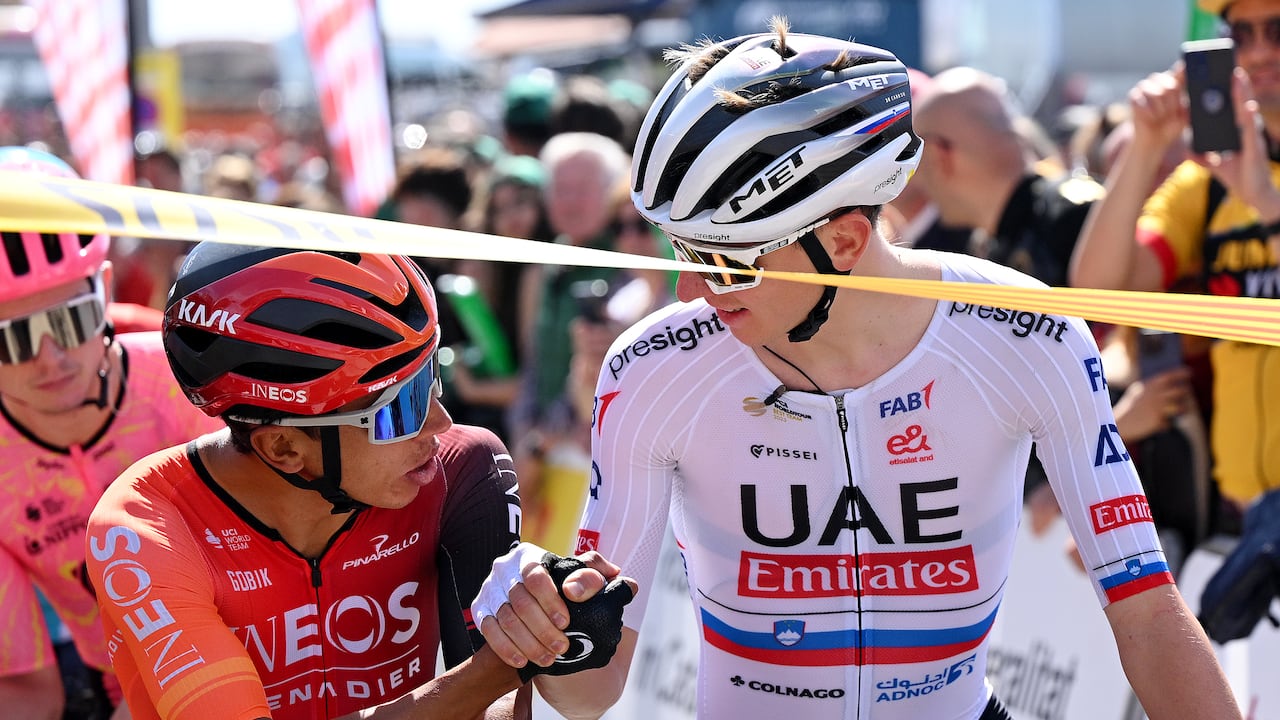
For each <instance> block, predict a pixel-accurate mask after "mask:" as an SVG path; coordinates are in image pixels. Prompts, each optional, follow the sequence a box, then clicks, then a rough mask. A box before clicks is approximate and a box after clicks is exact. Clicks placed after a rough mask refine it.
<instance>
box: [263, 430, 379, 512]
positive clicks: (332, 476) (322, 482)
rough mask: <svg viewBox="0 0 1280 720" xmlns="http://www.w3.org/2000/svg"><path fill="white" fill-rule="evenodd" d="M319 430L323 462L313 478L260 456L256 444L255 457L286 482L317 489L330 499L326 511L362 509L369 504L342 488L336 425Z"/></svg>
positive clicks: (340, 453)
mask: <svg viewBox="0 0 1280 720" xmlns="http://www.w3.org/2000/svg"><path fill="white" fill-rule="evenodd" d="M319 430H320V448H321V452H322V453H323V456H322V457H323V462H322V466H321V473H322V474H321V475H320V477H318V478H315V479H314V480H308V479H306V478H304V477H302V476H301V475H299V474H298V473H289V472H285V471H283V470H281V469H280V468H278V467H276V466H275V465H272V464H271V463H269V462H267V459H266V458H264V457H262V453H259V452H258V449H257V448H254V449H253V452H254V454H255V455H257V456H258V459H259V460H261V461H262V462H263V464H264V465H266V466H267V467H269V468H271V470H272V471H274V472H275V474H277V475H279V476H280V477H282V478H284V480H285V482H287V483H289V484H290V485H292V486H294V487H296V488H299V489H301V490H311V491H312V492H318V493H320V497H323V498H324V499H325V500H328V501H329V504H330V505H332V506H333V508H332V509H331V510H330V511H329V512H330V513H331V514H333V515H341V514H343V513H348V512H351V511H352V510H363V509H365V508H367V507H369V506H368V505H366V504H364V503H362V502H360V501H359V500H356V499H355V498H353V497H351V496H350V495H348V494H347V491H346V490H343V489H342V487H341V486H342V445H341V442H340V441H339V438H338V428H337V426H324V427H321V428H319Z"/></svg>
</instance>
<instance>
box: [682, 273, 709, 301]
mask: <svg viewBox="0 0 1280 720" xmlns="http://www.w3.org/2000/svg"><path fill="white" fill-rule="evenodd" d="M710 293H711V288H709V287H707V281H706V280H705V279H703V277H702V276H701V275H699V274H698V273H695V272H682V273H680V278H679V279H678V280H676V297H677V298H679V299H680V302H689V301H690V300H697V299H698V298H700V297H705V296H706V295H708V294H710Z"/></svg>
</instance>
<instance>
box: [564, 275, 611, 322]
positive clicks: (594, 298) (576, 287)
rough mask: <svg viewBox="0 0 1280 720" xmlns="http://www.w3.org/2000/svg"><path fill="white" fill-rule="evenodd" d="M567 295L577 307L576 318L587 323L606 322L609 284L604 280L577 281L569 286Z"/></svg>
mask: <svg viewBox="0 0 1280 720" xmlns="http://www.w3.org/2000/svg"><path fill="white" fill-rule="evenodd" d="M569 294H570V295H571V296H572V297H573V301H574V304H575V305H576V307H577V315H578V317H580V318H582V319H583V320H586V321H587V322H591V323H596V324H602V323H605V322H608V319H609V318H608V312H607V310H606V308H607V306H608V304H609V283H608V282H607V281H605V280H600V279H596V280H579V281H578V282H575V283H572V284H570V285H569Z"/></svg>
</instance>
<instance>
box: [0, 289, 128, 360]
mask: <svg viewBox="0 0 1280 720" xmlns="http://www.w3.org/2000/svg"><path fill="white" fill-rule="evenodd" d="M105 322H106V308H104V307H103V304H102V300H101V299H100V298H99V297H98V296H96V295H87V296H83V297H79V298H76V299H74V300H72V301H71V302H69V303H67V304H66V305H59V306H58V307H54V308H50V309H48V310H42V311H40V312H38V313H34V314H31V315H28V316H26V317H22V318H17V319H14V320H9V321H6V322H4V323H2V324H0V363H4V364H6V365H12V364H17V363H24V362H28V361H30V360H31V359H33V358H34V357H35V356H36V354H37V353H39V352H40V341H41V340H42V339H43V338H44V336H45V335H48V336H49V337H51V338H53V341H54V342H56V343H57V344H58V345H59V346H60V347H62V348H63V349H64V350H70V349H72V348H76V347H79V346H80V345H82V344H84V342H85V341H86V340H88V339H89V338H91V337H93V336H94V335H97V334H98V333H99V332H100V331H101V330H102V328H103V326H104V325H105Z"/></svg>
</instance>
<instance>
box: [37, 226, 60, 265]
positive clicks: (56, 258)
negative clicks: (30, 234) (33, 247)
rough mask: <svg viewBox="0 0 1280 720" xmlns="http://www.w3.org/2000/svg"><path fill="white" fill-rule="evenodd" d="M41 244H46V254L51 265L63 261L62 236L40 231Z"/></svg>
mask: <svg viewBox="0 0 1280 720" xmlns="http://www.w3.org/2000/svg"><path fill="white" fill-rule="evenodd" d="M40 244H41V245H43V246H44V256H45V259H46V260H48V261H49V264H50V265H56V264H58V263H60V262H62V238H60V237H58V236H57V235H55V234H53V233H40Z"/></svg>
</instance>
